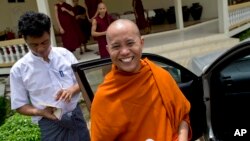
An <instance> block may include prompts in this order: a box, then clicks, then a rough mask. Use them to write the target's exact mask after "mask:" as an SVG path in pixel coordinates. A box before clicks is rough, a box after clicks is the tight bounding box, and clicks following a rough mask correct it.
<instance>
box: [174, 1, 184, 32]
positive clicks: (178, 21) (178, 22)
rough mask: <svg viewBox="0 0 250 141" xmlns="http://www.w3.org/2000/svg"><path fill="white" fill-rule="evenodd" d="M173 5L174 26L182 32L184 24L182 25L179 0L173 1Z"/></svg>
mask: <svg viewBox="0 0 250 141" xmlns="http://www.w3.org/2000/svg"><path fill="white" fill-rule="evenodd" d="M174 5H175V15H176V26H177V29H180V30H182V29H183V28H184V24H183V16H182V3H181V0H174Z"/></svg>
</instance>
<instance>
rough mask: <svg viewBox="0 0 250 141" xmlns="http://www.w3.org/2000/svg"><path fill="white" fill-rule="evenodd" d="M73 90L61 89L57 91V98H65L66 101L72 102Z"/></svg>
mask: <svg viewBox="0 0 250 141" xmlns="http://www.w3.org/2000/svg"><path fill="white" fill-rule="evenodd" d="M72 95H73V92H72V91H71V90H69V89H61V90H60V91H59V92H57V95H56V100H63V101H65V102H70V100H71V98H72Z"/></svg>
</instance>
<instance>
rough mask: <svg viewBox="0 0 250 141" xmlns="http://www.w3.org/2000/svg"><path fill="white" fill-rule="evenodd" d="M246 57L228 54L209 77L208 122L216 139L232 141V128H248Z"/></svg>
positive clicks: (249, 70) (249, 65)
mask: <svg viewBox="0 0 250 141" xmlns="http://www.w3.org/2000/svg"><path fill="white" fill-rule="evenodd" d="M249 54H250V53H249V52H245V55H244V54H243V55H242V54H241V55H232V57H231V58H230V59H227V60H226V61H225V62H223V63H222V64H220V65H219V66H218V67H217V69H215V70H214V71H213V74H212V76H211V81H210V84H211V87H210V90H211V92H210V93H211V95H210V98H211V120H212V127H213V131H214V134H215V136H216V138H217V139H218V140H232V138H233V137H234V133H235V131H236V129H239V130H240V129H247V128H249V127H250V126H249V119H250V115H249V114H247V111H248V110H249V109H248V108H249V107H250V101H249V99H250V56H249Z"/></svg>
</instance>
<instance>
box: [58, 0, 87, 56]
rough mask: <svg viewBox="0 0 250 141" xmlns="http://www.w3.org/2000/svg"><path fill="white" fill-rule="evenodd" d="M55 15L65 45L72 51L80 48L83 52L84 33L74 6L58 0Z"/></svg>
mask: <svg viewBox="0 0 250 141" xmlns="http://www.w3.org/2000/svg"><path fill="white" fill-rule="evenodd" d="M55 17H56V22H57V25H58V28H59V32H60V34H61V37H62V42H63V46H64V47H65V48H67V49H68V50H69V51H71V52H74V51H75V50H76V49H77V48H80V54H81V52H83V50H82V48H81V38H82V36H81V35H82V34H81V31H80V27H79V26H78V23H77V21H76V19H75V14H74V11H73V7H72V6H71V5H69V4H67V3H66V2H64V0H58V2H57V4H55Z"/></svg>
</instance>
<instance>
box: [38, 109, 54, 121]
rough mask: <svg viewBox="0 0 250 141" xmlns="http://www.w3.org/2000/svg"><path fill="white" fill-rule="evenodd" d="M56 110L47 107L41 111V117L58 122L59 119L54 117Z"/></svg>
mask: <svg viewBox="0 0 250 141" xmlns="http://www.w3.org/2000/svg"><path fill="white" fill-rule="evenodd" d="M55 110H56V108H55V107H46V108H45V109H43V110H40V115H41V116H43V117H45V118H48V119H51V120H58V118H57V117H56V116H55V115H54V111H55Z"/></svg>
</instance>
